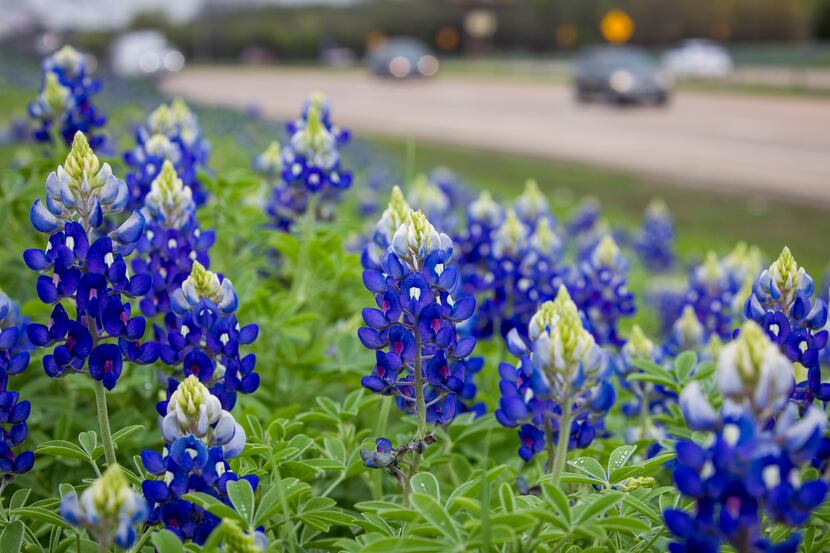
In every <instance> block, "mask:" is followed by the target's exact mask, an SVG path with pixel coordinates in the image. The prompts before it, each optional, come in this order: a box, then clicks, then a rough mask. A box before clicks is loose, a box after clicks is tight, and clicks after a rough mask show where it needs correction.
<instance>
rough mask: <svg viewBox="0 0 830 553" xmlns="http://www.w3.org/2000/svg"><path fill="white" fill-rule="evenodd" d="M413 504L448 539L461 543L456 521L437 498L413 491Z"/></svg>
mask: <svg viewBox="0 0 830 553" xmlns="http://www.w3.org/2000/svg"><path fill="white" fill-rule="evenodd" d="M412 506H413V507H414V508H415V510H416V511H418V513H419V514H420V515H421V516H422V517H423V518H424V519H425V520H426V521H427V522H429V523H430V525H432V527H433V528H435V529H436V530H438V531H439V532H440V533H441V534H443V535H444V536H445V537H446V538H447V539H448V540H450V541H451V542H453V543H459V542H460V541H461V537H460V535H459V533H458V528H456V526H455V521H454V520H453V519H452V517H451V516H450V515H449V513H447V511H445V510H444V508H443V507H442V506H441V504H440V503H438V501H436V500H435V498H433V497H432V496H429V495H427V494H424V493H413V494H412Z"/></svg>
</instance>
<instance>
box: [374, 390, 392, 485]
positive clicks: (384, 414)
mask: <svg viewBox="0 0 830 553" xmlns="http://www.w3.org/2000/svg"><path fill="white" fill-rule="evenodd" d="M391 410H392V398H391V397H381V399H380V416H379V417H378V422H377V425H376V426H375V436H376V437H378V438H380V437H383V436H384V435H385V434H386V425H387V424H388V421H389V412H390V411H391ZM381 497H383V473H382V471H379V470H373V471H372V498H373V499H375V500H377V499H380V498H381Z"/></svg>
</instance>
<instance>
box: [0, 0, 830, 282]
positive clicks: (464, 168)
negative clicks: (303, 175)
mask: <svg viewBox="0 0 830 553" xmlns="http://www.w3.org/2000/svg"><path fill="white" fill-rule="evenodd" d="M0 14H2V17H0V48H2V51H3V52H4V53H5V55H6V58H5V59H6V60H7V64H8V63H11V64H12V65H15V64H22V63H23V62H22V61H20V60H25V59H29V60H33V63H35V62H36V60H37V59H39V58H40V57H42V56H44V55H46V54H49V53H51V52H53V51H54V50H56V49H57V48H59V47H60V46H61V45H63V44H65V43H69V44H72V45H73V46H75V47H76V48H78V49H80V50H82V51H85V52H87V53H89V55H90V56H91V59H94V60H95V62H97V66H98V73H99V74H103V75H114V76H115V77H116V78H119V79H121V80H124V81H125V82H137V81H138V80H142V81H146V82H147V83H149V85H151V86H152V87H154V88H157V89H158V90H160V91H161V93H163V94H165V95H181V96H184V97H185V98H187V99H188V100H189V101H191V102H194V103H196V104H197V105H203V106H224V107H230V108H234V109H240V110H246V112H247V113H248V114H255V115H256V116H257V117H263V118H266V119H280V120H286V119H289V118H292V117H293V116H294V115H295V113H296V110H297V109H298V106H300V105H301V103H302V102H303V100H304V99H305V98H306V97H307V96H308V94H309V93H310V92H313V91H317V90H320V91H323V92H325V93H326V95H327V96H328V97H329V99H330V101H331V104H332V106H333V108H334V113H335V117H336V119H337V121H338V123H339V124H340V125H342V126H344V127H348V128H350V129H351V130H352V131H353V132H355V133H356V134H357V135H359V136H361V137H363V138H365V139H366V140H367V142H368V144H369V145H370V147H371V148H373V149H374V150H375V151H381V152H384V153H385V154H386V155H388V156H389V157H390V159H393V160H398V161H399V164H400V165H401V166H402V167H404V169H405V171H406V172H407V174H414V172H415V171H421V170H427V169H429V168H432V167H435V166H438V165H441V166H447V167H449V168H450V169H452V170H453V171H455V172H457V173H458V174H459V175H461V176H462V177H463V178H465V179H466V180H468V181H470V182H472V183H473V184H475V185H477V186H481V187H483V188H488V189H491V190H493V191H495V192H497V193H498V194H500V195H502V196H503V197H505V198H509V197H511V196H514V195H516V194H518V193H519V192H520V191H521V189H522V186H523V183H524V181H525V179H526V178H530V177H532V178H535V179H537V180H538V181H539V183H540V186H541V187H542V188H543V190H545V191H546V192H547V193H548V194H549V195H550V197H552V198H553V201H554V206H555V207H556V206H560V207H561V208H562V209H564V210H567V209H570V208H571V207H572V206H573V205H575V202H576V199H577V198H580V197H582V196H585V195H591V196H596V197H598V198H599V199H600V201H601V202H602V204H603V205H604V207H605V208H606V209H607V212H608V214H609V216H610V217H611V218H612V219H613V218H618V219H622V220H626V219H629V220H634V219H636V218H639V216H640V214H641V213H642V210H643V208H644V207H645V205H646V204H647V202H648V200H649V199H650V198H652V197H654V196H661V197H662V198H663V199H664V200H666V202H667V203H668V205H669V207H670V208H671V210H672V211H673V212H674V214H675V218H676V220H677V223H678V229H679V235H680V241H681V248H682V247H683V246H684V241H686V245H699V244H701V243H703V242H705V243H706V246H705V247H706V248H709V247H715V248H717V247H718V245H719V244H725V246H724V248H723V249H726V248H728V246H729V245H731V243H733V242H734V241H735V240H737V239H747V240H749V241H752V242H756V243H759V244H761V245H762V246H764V247H766V248H768V249H769V250H770V251H771V252H772V253H776V252H777V250H778V249H780V246H781V245H783V243H790V244H791V245H792V244H796V245H798V246H800V247H801V251H796V252H795V253H796V255H798V254H799V253H800V254H801V255H800V256H799V259H803V260H804V262H805V265H809V264H810V263H812V264H813V268H814V269H815V270H821V269H822V268H823V266H824V263H825V262H826V260H827V258H828V255H827V254H828V248H827V247H826V245H825V244H824V243H822V242H823V241H822V240H817V239H815V238H812V237H811V235H813V233H821V234H819V235H823V234H824V233H826V232H828V231H830V222H828V217H827V210H828V208H830V179H828V176H830V0H674V1H672V2H666V1H665V0H621V1H607V0H524V1H522V0H490V1H474V0H383V1H378V0H330V1H314V0H224V1H218V0H178V1H176V2H169V1H163V0H121V1H119V2H111V1H108V0H65V1H63V0H27V1H25V2H24V1H15V0H0ZM8 60H14V61H12V62H9V61H8ZM5 74H6V75H9V74H10V72H8V71H7V72H6V73H5ZM11 85H12V83H9V87H11ZM149 85H142V86H149ZM136 86H138V85H136ZM105 93H106V88H105ZM5 104H6V107H5V108H3V111H2V114H3V115H4V116H5V117H7V118H12V117H14V115H15V114H14V110H13V107H14V105H16V104H15V102H14V100H13V98H11V96H10V94H6V97H5ZM8 106H12V107H8ZM18 115H19V114H18ZM274 138H275V139H281V138H282V137H281V136H274ZM211 139H213V137H211ZM265 145H266V144H257V145H256V146H257V147H264V146H265ZM217 150H219V148H215V150H214V151H217ZM249 153H250V152H249ZM222 155H223V154H222V153H220V154H219V157H220V160H221V158H222ZM404 169H402V172H404ZM796 249H797V248H796Z"/></svg>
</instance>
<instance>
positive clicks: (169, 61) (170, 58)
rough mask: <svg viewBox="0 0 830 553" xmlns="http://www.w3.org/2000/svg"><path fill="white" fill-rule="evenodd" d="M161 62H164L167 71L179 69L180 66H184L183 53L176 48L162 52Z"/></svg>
mask: <svg viewBox="0 0 830 553" xmlns="http://www.w3.org/2000/svg"><path fill="white" fill-rule="evenodd" d="M162 63H163V64H164V68H165V69H166V70H168V71H171V72H175V71H179V70H180V69H181V68H182V67H184V55H183V54H182V53H181V52H179V51H178V50H171V51H169V52H167V53H166V54H164V59H163V60H162Z"/></svg>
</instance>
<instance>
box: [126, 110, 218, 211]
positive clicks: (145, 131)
mask: <svg viewBox="0 0 830 553" xmlns="http://www.w3.org/2000/svg"><path fill="white" fill-rule="evenodd" d="M135 140H136V146H135V147H134V148H133V149H132V150H128V151H126V152H124V163H126V164H127V166H128V167H129V168H130V171H129V172H128V173H127V186H128V187H129V191H130V206H131V207H133V208H135V209H140V208H142V207H143V206H144V197H145V196H146V195H147V194H148V193H149V192H150V189H151V186H152V183H153V181H154V180H155V179H156V177H158V175H159V173H160V172H161V169H162V166H163V165H164V162H165V161H170V162H171V163H172V164H173V166H174V168H175V169H176V174H177V175H178V176H179V178H180V179H182V182H184V184H185V185H186V186H187V187H189V188H190V189H191V193H192V196H193V201H194V202H195V203H196V205H202V204H204V203H205V202H206V201H207V197H208V194H207V190H205V189H204V187H203V186H202V184H201V183H200V182H199V178H198V177H199V175H198V172H199V169H201V168H204V167H206V166H207V162H208V157H209V156H210V144H209V143H208V142H207V140H206V139H205V137H204V134H203V133H202V130H201V128H200V126H199V120H198V118H197V117H196V115H195V114H194V113H193V112H192V111H190V108H188V107H187V104H186V103H185V102H184V100H182V99H181V98H176V99H175V100H173V102H172V103H171V104H170V105H169V106H168V105H166V104H162V105H160V106H159V107H158V108H156V110H155V111H153V113H151V114H150V116H149V117H148V118H147V122H146V124H145V125H144V126H142V127H139V128H138V129H137V130H136V133H135Z"/></svg>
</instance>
